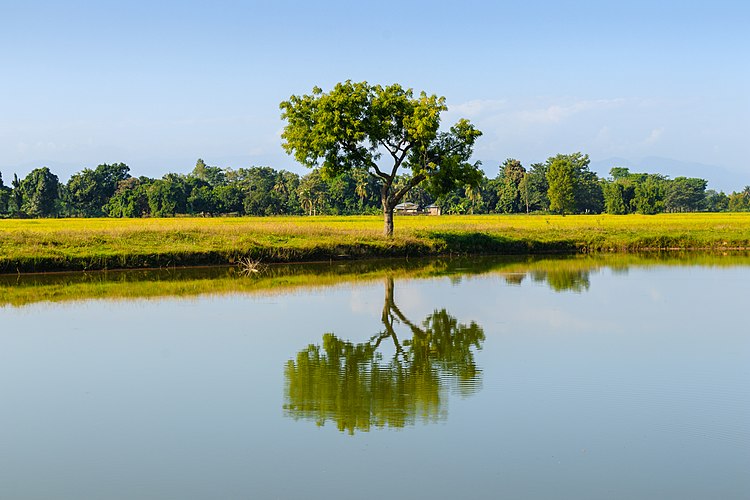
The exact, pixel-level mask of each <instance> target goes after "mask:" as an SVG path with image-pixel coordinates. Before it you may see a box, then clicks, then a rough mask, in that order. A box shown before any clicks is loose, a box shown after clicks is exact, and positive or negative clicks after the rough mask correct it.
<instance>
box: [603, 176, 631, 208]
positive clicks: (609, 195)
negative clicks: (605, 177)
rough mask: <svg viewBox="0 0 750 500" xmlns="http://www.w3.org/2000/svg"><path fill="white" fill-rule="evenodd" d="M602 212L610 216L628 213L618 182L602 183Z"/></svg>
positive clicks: (621, 188)
mask: <svg viewBox="0 0 750 500" xmlns="http://www.w3.org/2000/svg"><path fill="white" fill-rule="evenodd" d="M602 192H603V193H604V211H605V212H607V213H608V214H612V215H623V214H626V213H628V212H627V207H626V205H625V201H624V199H623V193H624V188H623V185H622V184H621V183H619V182H612V181H603V183H602Z"/></svg>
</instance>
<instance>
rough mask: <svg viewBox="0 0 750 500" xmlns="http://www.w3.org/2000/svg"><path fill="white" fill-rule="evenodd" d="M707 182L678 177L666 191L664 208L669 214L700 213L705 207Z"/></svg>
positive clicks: (669, 184)
mask: <svg viewBox="0 0 750 500" xmlns="http://www.w3.org/2000/svg"><path fill="white" fill-rule="evenodd" d="M706 184H707V183H706V181H705V180H704V179H697V178H694V177H691V178H688V177H676V178H675V179H673V180H672V181H670V182H669V183H668V185H667V189H666V197H665V200H664V206H665V208H666V210H667V211H669V212H698V211H700V210H703V209H704V207H705V199H706Z"/></svg>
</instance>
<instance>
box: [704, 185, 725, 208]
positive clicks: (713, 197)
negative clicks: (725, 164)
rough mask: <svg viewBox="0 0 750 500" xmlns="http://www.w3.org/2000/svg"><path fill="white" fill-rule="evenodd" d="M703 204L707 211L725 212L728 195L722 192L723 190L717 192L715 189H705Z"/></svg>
mask: <svg viewBox="0 0 750 500" xmlns="http://www.w3.org/2000/svg"><path fill="white" fill-rule="evenodd" d="M704 204H705V206H706V211H708V212H726V211H727V210H728V209H729V197H728V196H727V195H726V194H724V191H720V192H718V193H717V192H716V191H715V190H713V189H709V190H707V191H706V199H705V201H704Z"/></svg>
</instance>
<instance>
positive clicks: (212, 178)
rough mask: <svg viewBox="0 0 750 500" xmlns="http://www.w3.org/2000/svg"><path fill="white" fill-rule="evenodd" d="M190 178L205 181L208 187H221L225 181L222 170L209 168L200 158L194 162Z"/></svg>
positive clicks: (224, 173) (224, 174) (225, 177)
mask: <svg viewBox="0 0 750 500" xmlns="http://www.w3.org/2000/svg"><path fill="white" fill-rule="evenodd" d="M190 176H191V177H194V178H196V179H200V180H202V181H205V182H206V183H208V185H209V186H222V185H224V184H225V183H226V181H227V176H226V172H224V170H222V169H221V168H219V167H209V166H208V165H206V163H205V162H204V161H203V159H202V158H198V161H196V162H195V168H194V169H193V171H192V172H191V174H190Z"/></svg>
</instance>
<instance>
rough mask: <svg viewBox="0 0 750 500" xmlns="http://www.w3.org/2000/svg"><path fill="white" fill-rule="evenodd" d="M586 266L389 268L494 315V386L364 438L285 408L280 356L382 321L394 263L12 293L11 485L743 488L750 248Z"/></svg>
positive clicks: (650, 493) (260, 493)
mask: <svg viewBox="0 0 750 500" xmlns="http://www.w3.org/2000/svg"><path fill="white" fill-rule="evenodd" d="M589 280H590V285H589V287H588V290H583V291H582V292H580V293H575V292H561V293H556V292H553V291H552V290H551V289H550V288H549V287H548V286H546V285H545V284H543V283H541V282H534V281H533V280H531V279H526V280H524V281H523V282H521V284H520V285H519V286H515V285H508V284H506V282H505V280H504V279H503V278H502V277H500V276H496V275H488V276H473V277H468V278H464V279H462V280H460V282H458V283H457V284H455V285H452V284H451V280H449V279H448V278H438V279H434V280H428V281H420V280H398V279H396V281H395V291H394V298H395V301H396V303H397V304H398V306H399V307H400V308H401V310H402V311H403V312H404V314H405V315H407V316H408V317H409V318H411V319H413V320H414V321H415V322H419V321H421V320H422V319H423V318H425V317H427V316H428V315H429V314H431V313H433V312H434V311H435V310H439V309H443V308H444V309H446V311H448V312H449V313H450V315H451V316H454V317H455V318H457V319H458V321H460V322H462V323H469V322H471V321H475V322H476V323H477V324H478V325H480V326H481V327H482V328H483V329H484V332H485V335H486V340H485V341H484V343H483V349H482V350H481V351H477V352H476V362H477V364H478V366H479V368H480V369H481V370H482V372H483V373H482V378H483V383H482V389H481V390H480V391H478V392H476V393H474V394H472V395H471V396H470V397H466V398H461V397H458V396H456V395H452V396H451V397H450V400H449V401H448V403H447V418H446V419H445V420H444V421H442V423H440V424H437V425H415V426H412V427H408V428H403V429H400V430H398V429H396V430H393V429H387V430H383V431H378V430H373V431H371V432H369V433H357V434H355V436H354V437H350V436H348V435H347V434H346V433H343V434H342V433H339V431H338V430H336V427H335V425H326V426H324V427H323V428H316V426H315V425H313V424H310V423H309V422H304V421H295V420H293V419H289V418H285V417H284V416H283V410H282V407H283V395H284V390H283V384H284V373H283V367H284V365H285V363H286V362H287V361H288V360H289V359H291V358H292V357H294V356H295V354H296V353H297V352H299V350H300V349H303V348H305V346H307V345H308V344H317V343H320V342H321V339H322V335H323V334H324V333H326V332H333V333H335V334H336V335H337V336H338V337H340V338H343V339H346V340H349V341H351V342H366V341H367V340H368V339H369V338H370V337H371V336H372V335H374V334H375V333H377V332H378V331H380V329H381V327H382V325H381V322H380V315H381V312H382V308H383V283H382V282H379V281H378V282H373V283H368V284H366V285H364V286H355V285H349V284H347V285H342V286H339V287H334V288H328V289H318V290H314V291H312V292H310V293H303V292H295V293H291V294H284V295H278V296H256V297H252V296H241V295H236V296H223V297H205V298H196V299H187V300H169V299H167V300H156V301H145V300H141V301H132V302H124V301H123V302H114V303H111V302H106V301H87V302H80V303H68V304H60V305H48V304H38V305H31V306H27V307H24V308H20V309H12V308H4V309H2V310H0V321H1V323H0V324H1V325H2V327H1V330H0V397H2V401H3V412H2V413H0V429H2V430H0V497H3V498H31V497H37V498H38V497H42V498H44V497H46V498H94V497H95V498H134V497H137V498H216V497H240V498H246V497H255V498H260V497H277V496H278V497H282V498H290V497H308V498H315V497H317V498H330V497H337V496H338V497H341V498H344V497H346V498H350V497H362V498H375V497H380V496H382V495H383V491H384V490H383V485H382V484H379V485H378V487H377V488H371V487H368V486H367V485H371V484H372V481H373V479H374V478H387V483H388V486H390V487H391V488H392V491H398V492H399V493H398V494H399V495H403V496H415V497H422V496H431V497H434V498H455V497H465V496H466V495H467V493H466V492H471V494H470V496H471V497H479V498H498V497H503V496H504V497H507V498H560V497H568V498H747V496H748V494H749V492H750V479H748V477H747V474H746V473H747V470H749V469H750V424H748V422H750V389H749V388H748V384H747V382H748V380H750V336H749V335H748V333H747V328H746V324H747V321H746V318H745V316H746V314H745V310H746V308H747V305H746V302H747V290H748V289H747V283H748V282H750V267H733V268H727V269H722V268H700V267H687V268H685V267H682V268H670V267H655V268H650V269H644V268H637V267H633V268H630V270H629V272H628V273H627V274H621V273H620V274H617V273H614V272H612V271H610V270H607V269H603V270H601V271H599V272H596V273H592V274H591V275H590V276H589ZM436 471H440V472H439V473H438V472H436ZM417 479H421V480H417ZM338 493H340V494H338Z"/></svg>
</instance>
